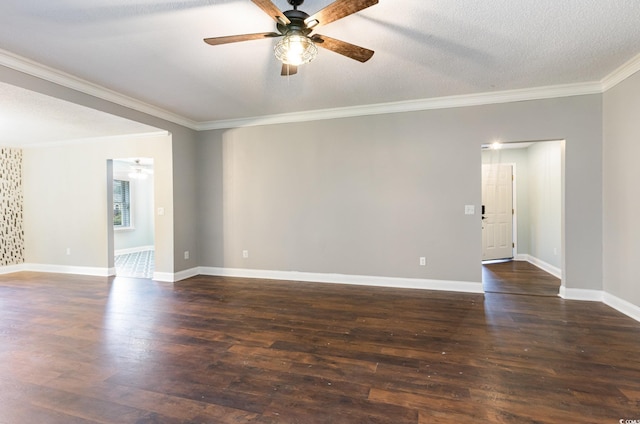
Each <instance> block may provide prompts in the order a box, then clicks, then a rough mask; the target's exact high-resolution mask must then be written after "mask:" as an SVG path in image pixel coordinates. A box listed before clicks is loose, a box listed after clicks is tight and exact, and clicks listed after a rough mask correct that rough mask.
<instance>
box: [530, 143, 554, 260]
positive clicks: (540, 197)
mask: <svg viewBox="0 0 640 424" xmlns="http://www.w3.org/2000/svg"><path fill="white" fill-rule="evenodd" d="M561 148H562V146H561V142H558V141H550V142H545V143H534V144H533V145H532V146H531V147H529V148H528V149H527V150H528V153H529V212H530V213H529V225H530V232H529V236H530V240H529V249H530V250H529V254H530V255H531V256H532V257H534V258H537V259H539V260H541V261H543V262H545V263H547V264H549V265H552V266H554V267H556V268H561V267H562V263H561V256H560V253H561V249H562V172H561V171H562V164H561V161H562V153H561Z"/></svg>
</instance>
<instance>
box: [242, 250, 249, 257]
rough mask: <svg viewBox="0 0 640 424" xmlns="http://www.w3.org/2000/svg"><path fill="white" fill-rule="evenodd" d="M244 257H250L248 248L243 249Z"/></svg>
mask: <svg viewBox="0 0 640 424" xmlns="http://www.w3.org/2000/svg"><path fill="white" fill-rule="evenodd" d="M242 257H243V258H245V259H247V258H248V257H249V251H248V250H243V251H242Z"/></svg>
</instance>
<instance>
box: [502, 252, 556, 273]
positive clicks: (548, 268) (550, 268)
mask: <svg viewBox="0 0 640 424" xmlns="http://www.w3.org/2000/svg"><path fill="white" fill-rule="evenodd" d="M514 260H516V261H526V262H529V263H530V264H532V265H535V266H537V267H538V268H540V269H541V270H543V271H545V272H548V273H549V274H551V275H553V276H554V277H556V278H559V279H562V270H561V269H560V268H558V267H557V266H554V265H551V264H549V263H547V262H545V261H543V260H542V259H538V258H536V257H535V256H531V255H529V254H526V253H523V254H518V255H516V257H515V258H514Z"/></svg>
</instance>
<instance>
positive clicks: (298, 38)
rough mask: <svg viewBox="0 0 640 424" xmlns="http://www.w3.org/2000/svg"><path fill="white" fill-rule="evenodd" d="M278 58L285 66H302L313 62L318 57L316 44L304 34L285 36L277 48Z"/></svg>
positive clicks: (296, 33)
mask: <svg viewBox="0 0 640 424" xmlns="http://www.w3.org/2000/svg"><path fill="white" fill-rule="evenodd" d="M274 50H275V54H276V58H278V60H279V61H281V62H282V63H284V64H287V65H293V66H300V65H303V64H305V63H309V62H311V61H312V60H313V59H315V57H316V56H317V55H318V48H317V47H316V45H315V43H314V42H313V41H312V40H311V39H310V38H309V37H307V36H305V35H304V34H302V33H298V32H294V33H290V34H287V35H285V36H284V37H283V38H282V39H281V40H280V41H279V42H278V44H276V47H275V49H274Z"/></svg>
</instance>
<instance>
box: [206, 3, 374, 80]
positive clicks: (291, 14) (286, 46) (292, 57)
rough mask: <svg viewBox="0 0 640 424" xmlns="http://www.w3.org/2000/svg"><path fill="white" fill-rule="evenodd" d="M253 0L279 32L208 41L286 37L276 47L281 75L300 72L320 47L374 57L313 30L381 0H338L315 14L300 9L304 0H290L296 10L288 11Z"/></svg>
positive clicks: (362, 57)
mask: <svg viewBox="0 0 640 424" xmlns="http://www.w3.org/2000/svg"><path fill="white" fill-rule="evenodd" d="M251 1H252V2H253V3H255V4H256V5H257V6H258V7H259V8H260V9H262V10H263V11H264V12H265V13H266V14H267V15H269V16H270V17H271V18H272V19H273V20H274V21H276V29H277V31H278V32H261V33H255V34H242V35H230V36H225V37H212V38H205V39H204V41H205V43H207V44H211V45H212V46H216V45H219V44H228V43H237V42H239V41H249V40H259V39H263V38H276V37H282V39H280V40H279V41H278V44H276V46H275V55H276V57H277V58H278V60H280V61H281V62H282V72H281V75H294V74H296V73H297V72H298V66H300V65H302V64H305V63H308V62H311V61H312V60H313V59H314V58H315V57H316V55H317V53H318V48H317V47H316V46H320V47H323V48H325V49H327V50H331V51H333V52H336V53H339V54H341V55H343V56H346V57H349V58H351V59H354V60H357V61H359V62H363V63H364V62H366V61H367V60H369V59H371V56H373V53H374V52H373V50H369V49H365V48H364V47H360V46H356V45H354V44H351V43H347V42H346V41H341V40H336V39H335V38H331V37H327V36H326V35H321V34H312V33H313V31H315V30H316V29H317V28H319V27H321V26H323V25H327V24H330V23H331V22H334V21H337V20H338V19H342V18H344V17H346V16H349V15H352V14H354V13H356V12H359V11H361V10H362V9H366V8H367V7H369V6H373V5H374V4H377V3H378V0H336V1H334V2H333V3H331V4H330V5H328V6H327V7H325V8H324V9H322V10H320V11H319V12H317V13H315V14H313V15H311V16H310V15H308V14H307V13H305V12H303V11H302V10H298V6H300V5H301V4H302V3H304V0H287V2H288V3H289V4H290V5H292V6H293V9H292V10H287V11H285V12H282V11H280V9H278V7H277V6H276V5H275V4H273V2H272V1H271V0H251Z"/></svg>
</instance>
